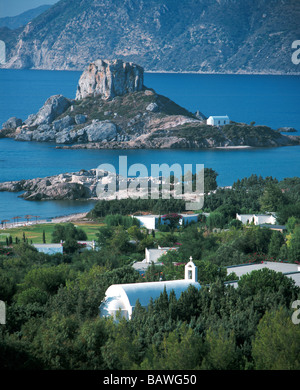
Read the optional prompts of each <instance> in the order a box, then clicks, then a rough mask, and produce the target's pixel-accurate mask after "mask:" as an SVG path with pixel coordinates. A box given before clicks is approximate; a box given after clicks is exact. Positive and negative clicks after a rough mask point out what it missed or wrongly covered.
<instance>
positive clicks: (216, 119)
mask: <svg viewBox="0 0 300 390" xmlns="http://www.w3.org/2000/svg"><path fill="white" fill-rule="evenodd" d="M229 123H230V120H229V117H228V115H222V116H215V115H212V116H210V117H208V118H207V120H206V124H207V125H210V126H225V125H228V124H229Z"/></svg>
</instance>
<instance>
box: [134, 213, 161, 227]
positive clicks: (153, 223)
mask: <svg viewBox="0 0 300 390" xmlns="http://www.w3.org/2000/svg"><path fill="white" fill-rule="evenodd" d="M132 217H133V218H136V219H137V220H139V221H140V226H141V227H145V228H146V229H148V230H155V229H157V225H158V220H159V215H152V214H149V215H132Z"/></svg>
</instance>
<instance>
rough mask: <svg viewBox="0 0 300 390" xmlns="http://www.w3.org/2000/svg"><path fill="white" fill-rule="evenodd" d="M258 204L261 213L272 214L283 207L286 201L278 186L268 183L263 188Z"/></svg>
mask: <svg viewBox="0 0 300 390" xmlns="http://www.w3.org/2000/svg"><path fill="white" fill-rule="evenodd" d="M259 202H260V205H261V209H262V210H263V211H267V212H272V211H277V210H279V209H280V208H281V207H282V206H284V205H285V204H286V203H287V199H286V197H285V195H284V194H283V193H282V191H281V189H280V188H279V187H278V185H276V184H275V183H270V184H268V185H267V186H266V187H265V190H264V192H263V194H262V196H261V197H260V198H259Z"/></svg>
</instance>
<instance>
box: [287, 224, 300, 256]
mask: <svg viewBox="0 0 300 390" xmlns="http://www.w3.org/2000/svg"><path fill="white" fill-rule="evenodd" d="M288 248H289V250H288V253H289V260H290V261H292V262H296V261H300V226H297V227H296V228H295V229H294V232H293V233H292V236H291V239H290V241H289V246H288Z"/></svg>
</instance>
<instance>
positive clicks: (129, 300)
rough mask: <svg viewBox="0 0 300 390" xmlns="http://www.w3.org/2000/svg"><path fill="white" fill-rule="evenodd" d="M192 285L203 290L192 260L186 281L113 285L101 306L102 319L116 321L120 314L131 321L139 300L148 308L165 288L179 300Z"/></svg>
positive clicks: (187, 270)
mask: <svg viewBox="0 0 300 390" xmlns="http://www.w3.org/2000/svg"><path fill="white" fill-rule="evenodd" d="M190 285H192V286H194V287H196V288H197V289H200V288H201V286H200V284H199V283H198V275H197V267H196V266H195V264H194V263H193V261H192V259H191V258H190V261H189V262H188V263H187V264H186V265H185V276H184V279H181V280H168V281H160V282H145V283H128V284H113V285H111V286H110V287H109V288H108V289H107V290H106V293H105V298H104V300H103V301H102V303H101V305H100V306H99V310H100V317H109V316H112V317H113V318H114V319H116V316H117V314H118V313H120V315H121V317H124V318H126V319H128V320H130V319H131V316H132V312H133V310H134V307H135V304H136V302H137V300H139V302H140V304H141V306H143V307H148V305H149V303H150V300H151V298H152V299H153V300H155V299H157V298H159V296H160V294H161V293H162V292H163V291H164V289H165V288H166V292H167V294H170V292H171V291H172V290H173V291H174V293H175V295H176V298H177V299H178V298H179V297H180V295H181V293H182V292H183V291H185V290H187V289H188V287H189V286H190Z"/></svg>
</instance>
